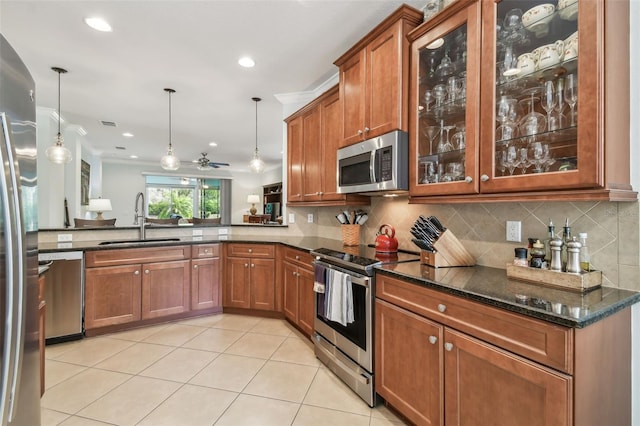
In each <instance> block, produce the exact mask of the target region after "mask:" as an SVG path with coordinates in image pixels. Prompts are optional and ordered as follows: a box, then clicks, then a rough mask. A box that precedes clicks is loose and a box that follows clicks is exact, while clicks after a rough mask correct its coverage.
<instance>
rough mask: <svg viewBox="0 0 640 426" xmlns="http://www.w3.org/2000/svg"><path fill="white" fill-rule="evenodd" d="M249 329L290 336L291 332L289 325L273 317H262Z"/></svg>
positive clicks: (253, 331) (255, 331) (262, 332)
mask: <svg viewBox="0 0 640 426" xmlns="http://www.w3.org/2000/svg"><path fill="white" fill-rule="evenodd" d="M249 331H251V332H252V333H260V334H273V335H276V336H285V337H287V336H290V335H291V333H292V330H291V326H290V325H289V324H288V323H287V322H286V321H285V320H281V319H274V318H264V319H263V320H261V321H260V322H259V323H257V324H256V325H255V326H254V327H253V328H251V330H249Z"/></svg>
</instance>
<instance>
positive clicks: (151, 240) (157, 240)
mask: <svg viewBox="0 0 640 426" xmlns="http://www.w3.org/2000/svg"><path fill="white" fill-rule="evenodd" d="M171 241H180V238H148V239H145V240H140V239H138V240H113V241H101V242H100V243H98V245H100V246H108V245H118V244H150V243H163V242H171Z"/></svg>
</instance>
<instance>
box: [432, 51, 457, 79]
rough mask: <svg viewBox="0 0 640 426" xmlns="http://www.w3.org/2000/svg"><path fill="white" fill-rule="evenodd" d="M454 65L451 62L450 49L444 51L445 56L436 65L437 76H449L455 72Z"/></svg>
mask: <svg viewBox="0 0 640 426" xmlns="http://www.w3.org/2000/svg"><path fill="white" fill-rule="evenodd" d="M453 71H454V67H453V63H452V62H451V58H449V49H446V50H445V51H444V56H443V57H442V60H441V61H440V64H439V65H438V66H437V67H436V76H437V77H447V76H449V75H451V74H453Z"/></svg>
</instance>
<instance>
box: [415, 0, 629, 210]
mask: <svg viewBox="0 0 640 426" xmlns="http://www.w3.org/2000/svg"><path fill="white" fill-rule="evenodd" d="M456 3H459V4H456V5H455V6H454V7H452V10H450V11H446V10H443V11H442V12H440V14H441V15H442V16H440V17H439V16H438V15H436V16H435V17H433V18H432V21H427V22H426V23H424V24H423V25H422V26H420V27H418V28H417V29H416V30H414V31H413V32H412V33H410V34H409V37H410V41H411V43H412V61H413V62H412V65H411V67H412V80H411V81H412V84H413V89H414V90H412V93H411V100H412V102H413V104H412V105H411V108H412V110H411V111H412V114H414V116H413V119H412V123H411V126H412V127H411V129H412V131H413V135H412V139H411V140H412V145H411V157H410V161H411V167H410V170H411V181H410V183H411V187H410V193H411V196H412V198H413V197H422V196H452V195H453V196H455V195H461V196H463V197H461V199H464V196H465V195H471V196H476V197H477V195H476V194H478V193H479V194H481V195H480V198H487V197H489V198H491V197H493V198H496V199H497V198H500V197H501V196H502V197H504V198H505V199H506V198H510V197H514V196H519V197H520V198H522V199H534V198H536V197H538V198H546V199H553V198H554V197H556V198H557V199H561V198H562V197H567V196H571V197H573V198H578V199H579V198H580V197H583V196H584V199H616V197H617V198H619V199H626V198H627V197H629V198H633V199H635V197H636V195H635V193H632V192H631V187H630V185H629V159H628V156H629V135H628V132H629V115H628V114H629V106H628V105H629V95H628V82H629V80H628V78H629V71H628V64H629V60H628V58H627V57H625V55H626V53H625V52H628V27H626V28H625V26H626V23H625V22H624V20H625V19H626V21H628V2H627V1H625V0H619V1H604V0H587V1H578V0H502V1H496V0H478V1H458V2H456ZM625 7H626V9H625ZM454 9H455V10H454ZM625 10H626V15H627V16H625ZM619 21H623V22H622V23H619ZM616 22H618V24H616ZM618 25H622V27H618ZM625 37H626V38H625ZM614 52H616V53H614ZM620 55H622V57H620ZM605 142H606V143H605ZM516 193H518V194H516ZM612 194H614V195H612ZM527 197H528V198H527Z"/></svg>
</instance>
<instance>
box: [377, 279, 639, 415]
mask: <svg viewBox="0 0 640 426" xmlns="http://www.w3.org/2000/svg"><path fill="white" fill-rule="evenodd" d="M630 321H631V314H630V309H626V310H624V311H622V312H619V313H617V314H615V315H612V316H610V317H607V318H605V319H603V320H601V321H599V322H597V323H595V324H593V325H589V326H587V327H585V328H583V329H572V328H567V327H562V326H558V325H555V324H551V323H547V322H544V321H541V320H538V319H534V318H531V317H527V316H524V315H520V314H515V313H512V312H507V311H504V310H502V309H499V308H495V307H491V306H487V305H484V304H482V303H478V302H475V301H470V300H467V299H464V298H461V297H457V296H453V295H450V294H446V293H443V292H440V291H437V290H433V289H430V288H426V287H422V286H420V285H415V284H411V283H409V282H406V281H404V280H401V279H397V278H395V277H390V276H388V275H381V274H377V276H376V322H375V338H376V340H375V359H376V371H375V373H376V392H378V393H379V394H380V395H381V396H382V397H383V398H385V400H386V401H387V402H388V403H389V404H391V405H392V406H393V407H395V408H396V409H397V410H399V411H400V412H401V413H402V414H403V415H405V416H406V417H407V418H408V419H409V420H411V421H412V422H415V423H416V424H419V425H423V424H428V425H433V424H440V425H442V424H447V425H459V424H467V423H468V422H469V421H470V419H472V422H473V423H474V424H495V425H512V424H540V425H570V424H580V425H582V424H589V425H591V424H593V425H598V424H628V423H629V421H630V407H631V404H630V400H629V397H628V396H622V395H623V394H624V393H625V391H624V390H621V391H618V389H626V390H627V391H626V392H628V389H630V387H629V386H630V381H629V379H628V375H629V371H630V368H631V351H630V348H629V343H628V339H629V333H630V327H631V323H630ZM611 347H616V351H615V353H613V352H612V351H610V350H609V349H607V348H611ZM612 358H613V359H612ZM594 365H598V369H595V370H594V368H593V366H594ZM601 369H604V370H606V371H607V374H604V375H603V374H601V372H600V370H601ZM604 389H607V390H611V391H613V390H614V389H615V390H616V391H615V394H609V391H603V390H604Z"/></svg>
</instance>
